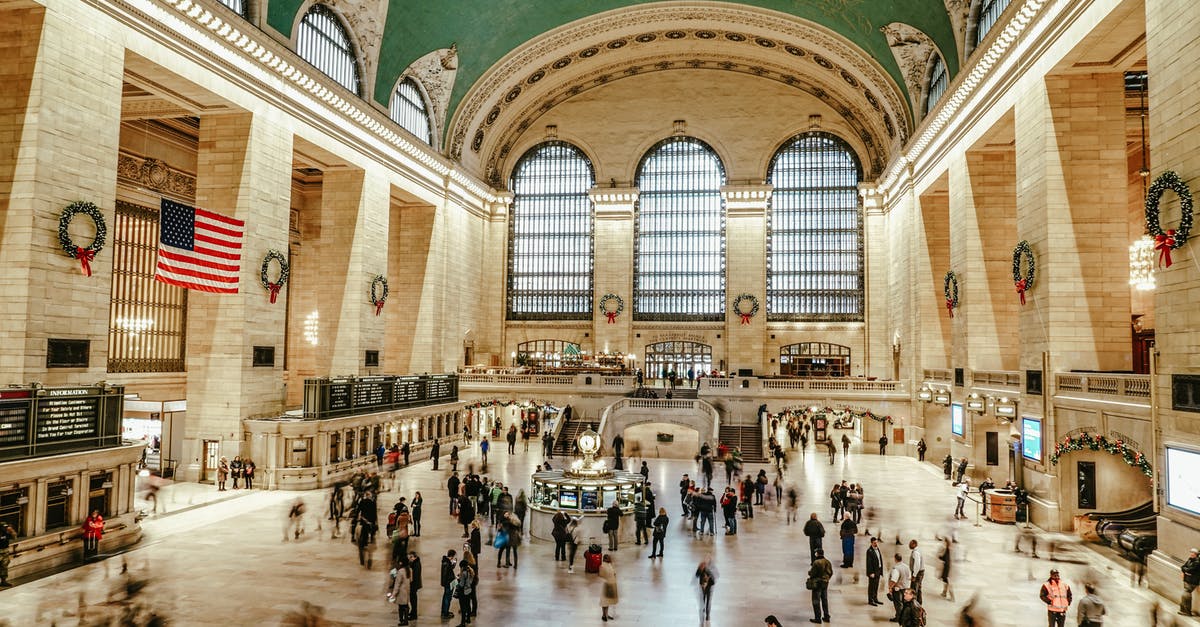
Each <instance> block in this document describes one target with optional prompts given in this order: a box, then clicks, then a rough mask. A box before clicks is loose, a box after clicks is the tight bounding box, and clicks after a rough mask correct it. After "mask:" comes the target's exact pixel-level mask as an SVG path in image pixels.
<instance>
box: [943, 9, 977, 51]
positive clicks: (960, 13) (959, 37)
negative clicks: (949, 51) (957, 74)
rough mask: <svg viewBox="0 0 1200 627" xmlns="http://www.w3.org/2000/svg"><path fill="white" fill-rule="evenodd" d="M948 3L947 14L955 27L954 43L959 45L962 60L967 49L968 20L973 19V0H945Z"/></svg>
mask: <svg viewBox="0 0 1200 627" xmlns="http://www.w3.org/2000/svg"><path fill="white" fill-rule="evenodd" d="M943 1H944V2H945V3H946V15H947V16H949V18H950V25H951V26H953V27H954V43H955V44H956V45H957V46H958V59H959V62H961V61H962V59H963V57H965V56H966V50H967V42H966V39H967V22H969V21H970V19H971V0H943Z"/></svg>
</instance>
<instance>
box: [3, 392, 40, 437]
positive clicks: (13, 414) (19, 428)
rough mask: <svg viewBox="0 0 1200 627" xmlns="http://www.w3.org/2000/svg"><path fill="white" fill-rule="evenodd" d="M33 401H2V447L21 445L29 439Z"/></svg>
mask: <svg viewBox="0 0 1200 627" xmlns="http://www.w3.org/2000/svg"><path fill="white" fill-rule="evenodd" d="M32 408H33V402H32V401H30V400H28V399H26V400H23V401H22V400H14V401H0V447H4V446H12V445H21V444H25V442H26V441H27V440H28V439H29V412H30V410H31V409H32Z"/></svg>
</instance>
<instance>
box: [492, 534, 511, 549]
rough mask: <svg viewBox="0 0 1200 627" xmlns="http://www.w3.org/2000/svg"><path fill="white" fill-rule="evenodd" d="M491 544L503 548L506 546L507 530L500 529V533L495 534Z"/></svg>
mask: <svg viewBox="0 0 1200 627" xmlns="http://www.w3.org/2000/svg"><path fill="white" fill-rule="evenodd" d="M492 546H493V547H495V548H497V549H503V548H504V547H506V546H508V532H506V531H501V532H500V533H498V534H496V539H495V540H494V541H492Z"/></svg>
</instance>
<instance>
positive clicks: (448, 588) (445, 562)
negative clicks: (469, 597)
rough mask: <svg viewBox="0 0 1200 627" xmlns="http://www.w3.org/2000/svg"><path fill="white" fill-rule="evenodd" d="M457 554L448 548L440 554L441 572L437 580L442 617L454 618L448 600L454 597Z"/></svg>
mask: <svg viewBox="0 0 1200 627" xmlns="http://www.w3.org/2000/svg"><path fill="white" fill-rule="evenodd" d="M457 556H458V554H457V553H456V552H455V551H454V549H450V550H449V551H447V552H446V554H445V555H443V556H442V574H441V577H440V578H439V580H438V582H439V583H441V585H442V618H454V614H453V613H452V612H451V611H450V601H451V600H452V599H453V598H454V594H453V592H454V588H453V587H454V579H455V575H454V567H455V566H456V565H457V564H458V560H456V559H455V558H456V557H457Z"/></svg>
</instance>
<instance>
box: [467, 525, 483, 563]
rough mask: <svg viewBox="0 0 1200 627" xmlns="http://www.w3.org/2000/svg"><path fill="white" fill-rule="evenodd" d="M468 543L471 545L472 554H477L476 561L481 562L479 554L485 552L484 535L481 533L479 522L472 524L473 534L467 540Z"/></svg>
mask: <svg viewBox="0 0 1200 627" xmlns="http://www.w3.org/2000/svg"><path fill="white" fill-rule="evenodd" d="M467 544H468V545H470V547H471V555H474V556H475V563H476V564H478V563H479V554H480V553H482V552H483V535H482V534H480V533H479V523H478V522H476V523H474V524H472V525H471V536H470V538H469V539H468V540H467Z"/></svg>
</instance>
